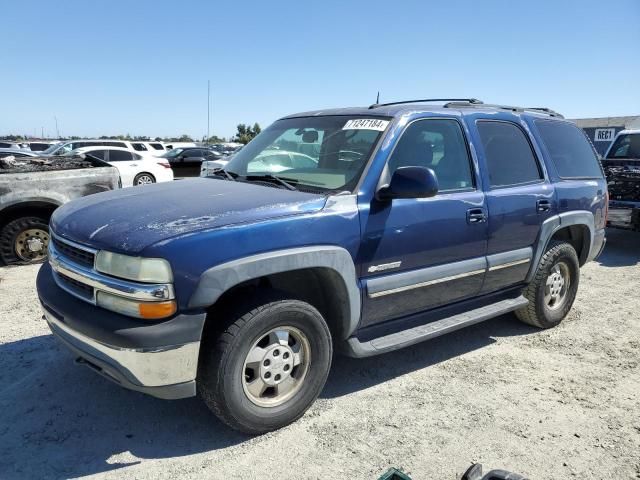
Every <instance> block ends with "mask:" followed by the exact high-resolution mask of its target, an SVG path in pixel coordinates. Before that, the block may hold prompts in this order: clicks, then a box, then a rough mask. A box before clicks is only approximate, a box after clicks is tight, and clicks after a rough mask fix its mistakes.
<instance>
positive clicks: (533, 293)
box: [515, 241, 580, 328]
mask: <svg viewBox="0 0 640 480" xmlns="http://www.w3.org/2000/svg"><path fill="white" fill-rule="evenodd" d="M561 264H563V265H564V266H566V270H567V273H568V275H569V280H570V281H569V286H568V287H567V289H566V292H565V296H564V298H563V300H562V303H559V304H558V305H557V306H555V307H554V308H552V307H550V306H549V305H548V303H547V301H545V293H546V292H547V279H548V278H549V276H550V274H552V271H553V270H554V268H556V266H558V268H559V267H560V266H561ZM564 266H563V267H562V268H563V269H564V268H565V267H564ZM579 283H580V263H579V261H578V255H577V254H576V251H575V249H574V248H573V246H572V245H571V244H569V243H567V242H560V241H554V242H551V244H550V245H549V247H548V249H547V251H546V252H545V254H544V255H543V256H542V258H541V259H540V263H539V264H538V269H537V270H536V273H535V276H534V277H533V280H532V281H531V283H530V284H529V285H528V286H527V288H526V289H525V290H524V292H523V295H524V296H525V298H526V299H527V300H529V305H527V306H526V307H524V308H522V309H520V310H517V311H516V312H515V313H516V316H517V317H518V319H520V320H521V321H523V322H524V323H528V324H529V325H533V326H534V327H539V328H552V327H555V326H557V325H559V324H560V322H562V320H563V319H564V318H565V317H566V316H567V314H568V313H569V310H571V307H572V306H573V302H574V300H575V298H576V293H577V292H578V284H579Z"/></svg>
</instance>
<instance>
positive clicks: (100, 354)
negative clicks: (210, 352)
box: [44, 307, 200, 399]
mask: <svg viewBox="0 0 640 480" xmlns="http://www.w3.org/2000/svg"><path fill="white" fill-rule="evenodd" d="M44 316H45V319H46V321H47V323H48V324H49V328H50V329H51V332H52V333H53V334H54V335H55V336H56V337H57V338H58V339H59V340H61V341H62V343H64V344H65V345H66V346H67V347H68V348H69V349H70V350H72V351H73V352H74V353H76V354H77V355H78V357H79V360H80V361H81V363H85V364H87V365H88V366H90V367H92V368H93V369H94V370H96V371H97V372H98V373H100V374H101V375H103V376H104V377H106V378H108V379H110V380H112V381H114V382H116V383H118V384H120V385H121V386H123V387H125V388H128V389H131V390H136V391H140V392H144V393H147V394H149V395H152V396H155V397H159V398H165V399H176V398H185V397H191V396H194V395H195V394H196V387H195V378H196V373H197V368H198V352H199V350H200V342H190V343H186V344H182V345H173V346H165V347H159V348H140V349H127V348H119V347H114V346H112V345H107V344H104V343H101V342H99V341H97V340H95V339H92V338H89V337H87V336H86V335H83V334H82V333H80V332H77V331H75V330H73V329H72V328H70V327H69V326H68V325H65V323H64V322H63V321H61V320H60V319H58V318H56V316H55V314H53V313H52V312H50V311H48V310H47V309H46V307H45V308H44Z"/></svg>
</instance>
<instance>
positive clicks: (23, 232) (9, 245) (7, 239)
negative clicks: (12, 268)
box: [0, 217, 49, 265]
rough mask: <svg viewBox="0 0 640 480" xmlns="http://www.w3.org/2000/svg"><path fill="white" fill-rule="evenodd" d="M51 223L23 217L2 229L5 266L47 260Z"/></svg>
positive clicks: (0, 242)
mask: <svg viewBox="0 0 640 480" xmlns="http://www.w3.org/2000/svg"><path fill="white" fill-rule="evenodd" d="M48 223H49V222H47V220H45V219H44V218H41V217H22V218H18V219H16V220H12V221H11V222H9V223H7V224H6V225H4V226H3V227H2V229H0V260H1V261H2V263H4V264H5V265H11V264H27V263H38V262H42V261H43V260H44V259H45V258H47V248H48V246H49V225H48Z"/></svg>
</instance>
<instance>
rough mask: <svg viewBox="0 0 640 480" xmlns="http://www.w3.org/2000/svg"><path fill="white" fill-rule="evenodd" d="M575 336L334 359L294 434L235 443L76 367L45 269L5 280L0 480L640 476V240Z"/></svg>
mask: <svg viewBox="0 0 640 480" xmlns="http://www.w3.org/2000/svg"><path fill="white" fill-rule="evenodd" d="M608 240H609V241H608V245H607V249H606V250H605V253H604V254H603V256H602V257H601V259H600V260H599V261H598V262H594V263H591V264H589V265H587V266H586V267H585V268H584V269H583V270H582V278H581V285H580V290H579V294H578V299H577V301H576V303H575V305H574V308H573V310H572V312H571V314H570V315H569V317H568V318H567V319H566V320H565V321H564V323H563V324H562V325H561V326H560V327H558V328H556V329H553V330H550V331H539V330H535V329H533V328H529V327H527V326H525V325H522V324H520V323H518V322H517V321H516V319H515V317H514V316H512V315H506V316H503V317H500V318H497V319H494V320H491V321H489V322H485V323H483V324H480V325H476V326H473V327H470V328H468V329H466V330H463V331H460V332H456V333H453V334H450V335H448V336H445V337H441V338H439V339H436V340H433V341H431V342H427V343H423V344H421V345H417V346H415V347H412V348H408V349H405V350H402V351H399V352H395V353H391V354H387V355H383V356H380V357H376V358H371V359H364V360H353V359H348V358H340V357H338V358H336V359H335V361H334V366H333V369H332V373H331V375H330V377H329V382H328V384H327V386H326V388H325V389H324V392H323V393H322V395H321V398H320V399H318V401H317V402H316V403H315V405H314V406H313V407H312V408H311V410H310V411H309V412H308V413H307V414H306V415H305V416H304V417H303V418H302V419H301V420H300V421H298V422H296V423H295V424H294V425H291V426H289V427H287V428H284V429H282V430H280V431H278V432H275V433H271V434H268V435H263V436H261V437H255V438H248V437H245V436H243V435H240V434H237V433H235V432H233V431H230V430H229V429H228V428H226V427H225V426H223V425H222V424H221V423H220V422H218V421H217V420H216V418H215V417H213V416H212V415H211V414H209V412H208V411H207V409H206V408H205V407H204V406H203V405H202V404H201V403H200V402H199V401H198V400H197V399H188V400H180V401H163V400H157V399H154V398H151V397H146V396H144V395H142V394H138V393H134V392H129V391H126V390H123V389H121V388H119V387H117V386H115V385H113V384H111V383H109V382H108V381H106V380H104V379H102V378H101V377H99V376H97V375H95V374H94V373H92V372H91V371H90V370H89V369H87V368H83V367H77V366H75V365H74V364H73V362H72V356H71V354H70V353H68V352H67V351H66V350H65V349H64V348H61V347H59V346H58V345H57V344H56V342H55V340H54V339H53V338H52V337H51V335H50V334H49V333H48V329H47V327H46V325H45V323H44V321H42V320H41V314H40V309H39V306H38V302H37V298H36V293H35V289H34V280H35V276H36V272H37V267H13V268H2V269H0V479H14V478H68V477H83V476H94V477H97V478H142V479H156V478H171V479H175V478H203V477H204V478H208V479H214V478H215V479H217V478H225V479H228V478H264V477H265V476H267V477H268V478H277V479H288V478H318V479H320V478H329V477H330V478H340V479H341V478H352V479H376V478H378V476H379V475H380V474H382V473H383V472H384V471H385V470H386V469H387V468H389V467H390V466H397V467H400V468H402V469H403V470H404V471H406V472H408V473H409V474H410V475H411V477H412V478H413V479H414V480H421V479H423V480H449V479H451V480H453V479H455V478H456V476H457V475H459V474H461V473H462V472H463V471H464V470H465V468H466V467H467V466H468V465H469V464H470V462H472V461H479V462H481V463H483V464H484V465H485V466H486V467H491V468H505V469H508V470H512V471H515V472H518V473H521V474H523V475H527V476H529V477H530V478H531V479H532V480H533V479H540V480H542V479H543V480H550V479H570V478H578V479H608V480H609V479H616V480H619V479H632V478H640V366H639V364H640V314H639V312H640V308H639V307H640V297H639V296H638V291H639V290H640V235H639V234H634V233H627V232H622V231H610V232H609V233H608Z"/></svg>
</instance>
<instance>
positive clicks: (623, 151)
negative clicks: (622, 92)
mask: <svg viewBox="0 0 640 480" xmlns="http://www.w3.org/2000/svg"><path fill="white" fill-rule="evenodd" d="M602 166H603V168H604V172H605V175H606V177H607V184H608V188H609V216H608V221H607V226H609V227H615V228H625V229H629V230H636V231H640V130H622V131H621V132H619V133H618V135H616V138H615V139H614V141H613V142H612V143H611V146H610V147H609V150H607V153H606V154H605V158H604V159H603V160H602Z"/></svg>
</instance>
